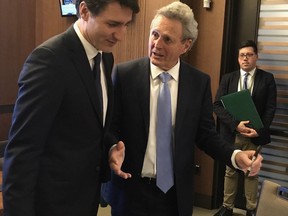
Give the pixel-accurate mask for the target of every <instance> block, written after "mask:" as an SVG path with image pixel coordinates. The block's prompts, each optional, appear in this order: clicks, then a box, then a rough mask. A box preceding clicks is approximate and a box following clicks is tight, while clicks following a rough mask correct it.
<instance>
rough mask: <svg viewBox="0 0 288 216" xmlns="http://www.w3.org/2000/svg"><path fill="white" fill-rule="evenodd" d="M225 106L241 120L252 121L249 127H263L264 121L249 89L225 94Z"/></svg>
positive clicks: (223, 99) (223, 97) (223, 100)
mask: <svg viewBox="0 0 288 216" xmlns="http://www.w3.org/2000/svg"><path fill="white" fill-rule="evenodd" d="M220 99H221V102H222V104H223V106H224V108H225V109H226V110H227V111H228V112H229V113H230V114H231V115H232V116H233V117H234V118H235V119H236V120H239V121H250V122H249V125H248V126H249V127H252V128H254V129H260V128H263V123H262V121H261V118H260V116H259V114H258V112H257V110H256V107H255V104H254V102H253V100H252V97H251V95H250V92H249V90H242V91H239V92H235V93H231V94H228V95H224V96H222V97H221V98H220Z"/></svg>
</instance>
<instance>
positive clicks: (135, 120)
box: [111, 57, 233, 216]
mask: <svg viewBox="0 0 288 216" xmlns="http://www.w3.org/2000/svg"><path fill="white" fill-rule="evenodd" d="M115 74H116V81H115V108H114V110H115V112H117V114H116V115H115V116H116V118H115V119H114V122H116V124H115V125H114V124H113V126H114V129H115V130H116V131H117V130H118V129H120V131H119V134H118V136H119V140H123V141H124V143H125V147H126V151H125V160H124V163H123V166H122V169H123V170H124V171H126V172H130V173H131V174H132V176H134V177H137V176H138V177H139V176H140V175H141V170H142V165H143V160H144V155H145V151H146V146H147V140H148V134H149V120H150V113H149V106H150V105H149V103H150V61H149V58H147V57H146V58H141V59H137V60H134V61H131V62H127V63H123V64H120V65H118V66H116V67H115ZM212 108H213V106H212V98H211V89H210V78H209V76H208V75H206V74H204V73H202V72H200V71H198V70H196V69H195V68H193V67H191V66H190V65H188V64H186V63H184V62H182V61H181V63H180V73H179V88H178V101H177V111H176V123H175V131H174V133H175V143H174V145H175V152H174V154H175V184H176V190H177V200H178V208H179V215H180V216H191V214H192V208H193V192H194V190H193V188H194V167H195V164H194V154H195V145H197V146H199V147H200V149H202V150H204V151H205V152H206V153H208V154H209V155H210V156H212V157H213V158H217V159H220V158H221V159H222V160H223V161H224V162H225V163H227V164H229V165H231V160H230V159H231V154H232V152H233V148H231V147H229V146H225V145H224V144H223V143H222V142H221V140H220V138H219V136H218V134H217V133H216V131H215V127H214V119H213V116H212V111H213V109H212ZM115 134H117V133H115ZM116 141H117V139H116V140H114V141H112V142H111V143H112V144H113V143H115V142H116ZM124 181H125V180H124Z"/></svg>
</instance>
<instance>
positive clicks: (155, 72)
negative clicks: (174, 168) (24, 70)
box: [142, 61, 180, 178]
mask: <svg viewBox="0 0 288 216" xmlns="http://www.w3.org/2000/svg"><path fill="white" fill-rule="evenodd" d="M179 67H180V62H179V61H178V63H177V64H176V65H175V66H174V67H173V68H171V69H170V70H168V71H166V72H168V73H169V74H170V75H171V77H172V78H171V79H170V80H169V81H168V86H169V88H170V94H171V112H172V130H173V133H174V126H175V115H176V108H177V96H178V83H179ZM150 68H151V74H150V125H149V136H148V143H147V148H146V153H145V158H144V164H143V168H142V176H143V177H151V178H155V177H156V172H157V171H156V121H157V102H158V95H159V91H160V84H161V81H160V78H159V74H161V73H162V72H164V71H163V70H161V69H160V68H158V67H156V66H155V65H153V64H150ZM173 137H174V134H173ZM173 143H174V142H173Z"/></svg>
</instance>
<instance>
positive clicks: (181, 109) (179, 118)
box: [175, 62, 197, 138]
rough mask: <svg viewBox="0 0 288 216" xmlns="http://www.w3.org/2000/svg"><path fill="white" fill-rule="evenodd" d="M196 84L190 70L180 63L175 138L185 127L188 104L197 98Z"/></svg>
mask: <svg viewBox="0 0 288 216" xmlns="http://www.w3.org/2000/svg"><path fill="white" fill-rule="evenodd" d="M194 82H195V79H193V76H191V73H190V72H189V69H188V68H186V66H185V65H184V64H183V63H182V62H180V70H179V84H178V97H177V109H176V122H175V138H176V137H177V133H178V129H180V128H182V127H181V125H183V121H185V113H186V112H185V110H186V107H187V106H188V102H189V101H190V100H192V99H193V98H197V88H196V86H197V83H194Z"/></svg>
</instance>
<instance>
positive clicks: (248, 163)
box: [235, 150, 263, 176]
mask: <svg viewBox="0 0 288 216" xmlns="http://www.w3.org/2000/svg"><path fill="white" fill-rule="evenodd" d="M254 154H255V151H253V150H249V151H240V152H238V153H237V154H236V156H235V161H236V164H237V166H238V167H239V168H241V169H242V170H243V172H244V173H246V172H247V170H248V169H249V167H251V170H250V173H249V176H255V175H257V174H258V173H259V171H260V168H261V166H262V160H263V157H262V156H261V155H260V154H258V156H257V158H256V159H255V161H254V162H253V161H252V158H253V155H254Z"/></svg>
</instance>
